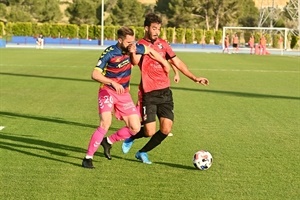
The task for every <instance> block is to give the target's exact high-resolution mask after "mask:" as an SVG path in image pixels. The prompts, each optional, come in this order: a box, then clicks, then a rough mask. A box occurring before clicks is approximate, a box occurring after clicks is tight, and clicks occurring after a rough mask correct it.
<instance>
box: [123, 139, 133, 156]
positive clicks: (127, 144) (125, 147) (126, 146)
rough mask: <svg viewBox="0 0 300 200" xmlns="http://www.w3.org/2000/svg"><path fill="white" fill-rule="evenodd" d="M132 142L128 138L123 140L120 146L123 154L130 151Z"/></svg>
mask: <svg viewBox="0 0 300 200" xmlns="http://www.w3.org/2000/svg"><path fill="white" fill-rule="evenodd" d="M133 142H134V140H133V139H131V138H128V139H126V140H124V142H123V144H122V151H123V153H128V152H129V150H130V149H131V147H132V145H133Z"/></svg>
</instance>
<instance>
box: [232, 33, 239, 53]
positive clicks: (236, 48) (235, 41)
mask: <svg viewBox="0 0 300 200" xmlns="http://www.w3.org/2000/svg"><path fill="white" fill-rule="evenodd" d="M232 47H233V53H238V52H239V37H238V35H237V34H236V33H235V34H234V36H233V42H232Z"/></svg>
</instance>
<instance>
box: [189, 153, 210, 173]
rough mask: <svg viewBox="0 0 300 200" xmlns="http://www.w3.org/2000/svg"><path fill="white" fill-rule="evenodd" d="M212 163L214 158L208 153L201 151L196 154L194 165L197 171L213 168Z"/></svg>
mask: <svg viewBox="0 0 300 200" xmlns="http://www.w3.org/2000/svg"><path fill="white" fill-rule="evenodd" d="M212 163H213V157H212V155H211V154H210V153H209V152H208V151H205V150H200V151H197V152H196V153H195V154H194V158H193V164H194V166H195V167H196V168H197V169H200V170H207V169H209V168H210V167H211V165H212Z"/></svg>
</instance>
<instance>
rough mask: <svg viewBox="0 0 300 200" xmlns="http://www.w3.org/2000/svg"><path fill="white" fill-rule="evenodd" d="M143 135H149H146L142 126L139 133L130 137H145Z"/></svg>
mask: <svg viewBox="0 0 300 200" xmlns="http://www.w3.org/2000/svg"><path fill="white" fill-rule="evenodd" d="M143 137H147V136H146V135H145V132H144V127H143V126H142V127H141V130H140V131H139V132H138V133H137V134H135V135H133V136H131V137H130V138H131V139H134V140H135V139H139V138H143Z"/></svg>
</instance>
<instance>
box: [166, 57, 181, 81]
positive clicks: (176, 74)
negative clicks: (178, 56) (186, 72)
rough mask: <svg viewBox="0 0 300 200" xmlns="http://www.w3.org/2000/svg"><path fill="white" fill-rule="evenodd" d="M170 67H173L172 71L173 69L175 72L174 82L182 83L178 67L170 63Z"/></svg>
mask: <svg viewBox="0 0 300 200" xmlns="http://www.w3.org/2000/svg"><path fill="white" fill-rule="evenodd" d="M169 63H170V62H169ZM170 65H171V67H172V69H173V72H174V78H173V80H174V82H175V83H179V81H180V76H179V72H178V69H177V67H175V66H174V65H173V64H171V63H170Z"/></svg>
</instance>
